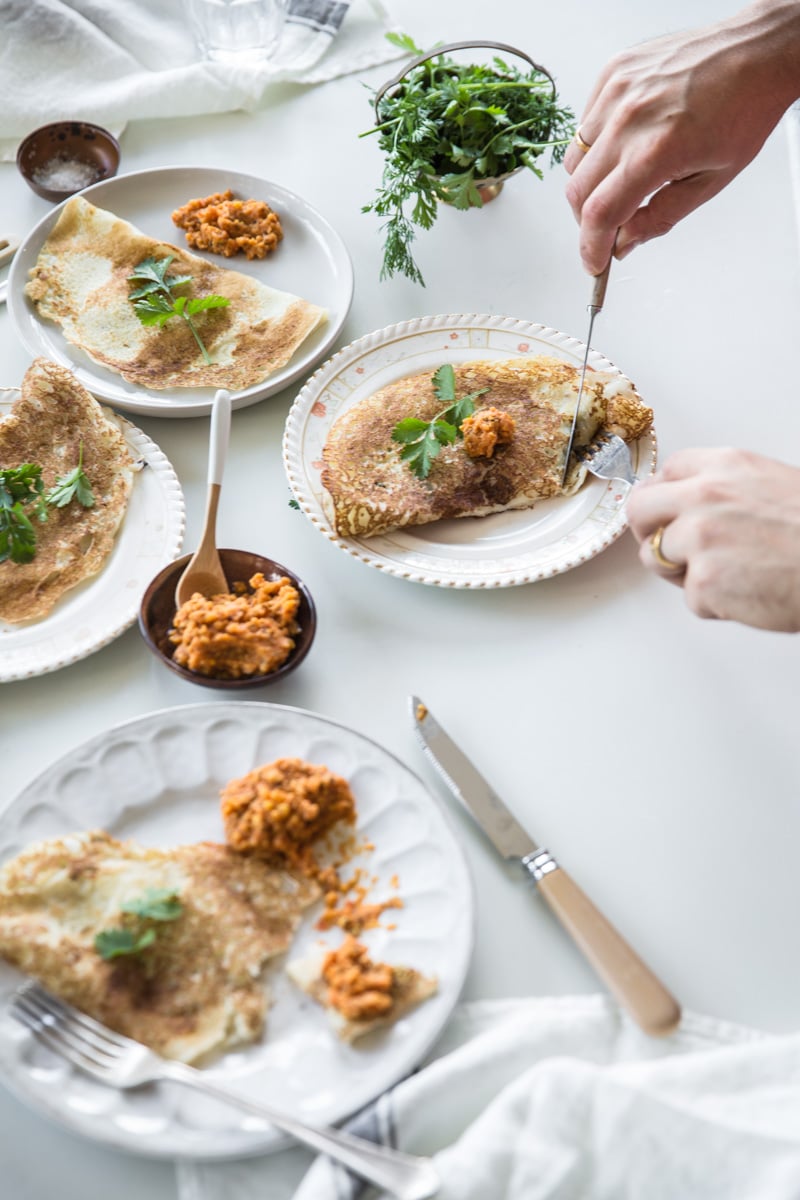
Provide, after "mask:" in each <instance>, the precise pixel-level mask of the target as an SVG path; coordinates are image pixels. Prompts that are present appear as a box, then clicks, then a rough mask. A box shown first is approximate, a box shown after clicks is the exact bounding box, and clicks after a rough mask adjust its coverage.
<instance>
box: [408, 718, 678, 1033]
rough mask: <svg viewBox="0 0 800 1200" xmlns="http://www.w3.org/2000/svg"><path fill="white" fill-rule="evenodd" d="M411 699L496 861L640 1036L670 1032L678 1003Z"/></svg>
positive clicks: (426, 738) (424, 740) (421, 728)
mask: <svg viewBox="0 0 800 1200" xmlns="http://www.w3.org/2000/svg"><path fill="white" fill-rule="evenodd" d="M410 700H411V717H412V721H413V725H414V729H415V731H416V733H417V736H418V738H419V740H420V742H421V744H422V748H423V750H424V752H425V754H426V756H427V757H428V758H429V759H430V761H431V762H432V763H433V765H434V767H435V768H436V770H437V771H438V772H439V774H440V775H441V777H442V778H443V779H444V781H445V783H446V784H447V786H448V788H449V789H450V791H451V792H452V793H453V794H454V795H455V796H456V798H457V799H459V800H460V801H461V802H462V803H463V804H464V805H465V807H466V808H467V809H468V810H469V812H470V813H471V815H472V816H473V817H474V819H475V820H476V821H477V823H478V825H479V826H480V827H481V829H482V830H483V832H484V833H485V834H486V835H487V837H488V838H489V840H490V841H491V842H492V843H493V844H494V846H495V847H496V849H497V850H499V851H500V853H501V854H502V856H503V857H504V858H507V859H515V858H516V859H518V860H519V861H520V863H521V864H522V866H523V868H524V869H525V871H526V872H527V873H528V875H529V876H530V877H531V878H532V879H533V880H534V881H535V883H536V884H537V886H538V889H539V891H540V892H541V894H542V896H543V897H544V899H545V900H546V901H547V903H548V904H549V906H550V907H551V908H552V910H553V912H554V913H555V915H556V916H557V917H558V919H559V921H561V923H562V925H563V926H564V928H565V929H566V930H567V932H568V933H570V934H571V935H572V937H573V939H574V940H575V942H576V943H577V945H578V946H579V947H580V949H581V950H582V951H583V953H584V954H585V955H586V957H587V958H588V960H589V962H590V963H591V964H592V966H593V967H594V968H595V970H596V971H597V973H598V975H599V976H600V977H601V979H603V980H604V981H605V983H606V984H607V985H608V987H609V989H610V990H611V992H612V993H613V994H614V996H615V997H616V998H617V1000H618V1001H619V1002H620V1004H621V1005H622V1006H623V1007H624V1008H626V1009H627V1011H628V1012H629V1013H630V1015H631V1016H632V1017H633V1019H634V1021H636V1023H637V1024H638V1025H639V1026H640V1027H641V1028H642V1029H643V1030H644V1031H645V1033H648V1034H650V1035H651V1036H652V1037H664V1036H665V1035H666V1034H668V1033H672V1031H673V1030H674V1029H675V1028H676V1026H677V1025H678V1022H679V1021H680V1016H681V1010H680V1006H679V1005H678V1003H677V1001H676V1000H675V999H674V998H673V997H672V996H671V995H670V993H669V992H668V991H667V989H666V988H665V987H664V985H663V984H662V983H661V982H660V981H659V980H658V979H657V978H656V976H655V975H654V974H653V973H652V971H650V970H649V968H648V967H646V966H645V964H644V963H643V962H642V960H641V959H640V958H639V956H638V955H637V954H636V952H635V951H634V950H633V949H631V947H630V946H629V945H628V943H627V942H626V941H625V940H624V939H623V938H622V937H621V936H620V934H619V933H618V932H617V931H616V929H615V928H614V927H613V925H611V924H610V922H609V921H607V920H606V918H605V917H604V916H603V915H602V913H601V912H600V911H599V910H598V909H597V908H595V906H594V904H593V903H592V901H591V900H590V899H589V897H588V896H587V895H586V894H585V893H584V892H582V891H581V889H580V888H579V887H578V885H577V884H576V883H575V882H574V881H573V879H572V878H571V876H569V875H568V874H567V872H566V871H565V870H564V869H563V867H561V866H560V865H559V863H558V862H557V861H556V860H555V858H554V857H553V855H552V854H551V853H550V852H549V850H545V849H543V848H542V847H539V846H537V845H536V843H535V842H534V841H533V839H532V838H531V837H530V835H529V834H528V833H526V831H525V830H524V829H523V827H522V826H521V825H520V824H519V822H518V821H517V820H516V818H515V817H514V816H513V815H512V813H511V812H509V810H508V809H507V808H506V806H505V804H504V803H503V801H502V800H501V799H500V797H499V796H498V795H497V794H496V793H495V792H494V791H493V790H492V788H491V787H490V786H489V784H488V783H487V782H486V780H485V779H484V778H483V776H482V775H480V774H479V772H478V771H477V770H476V769H475V767H474V766H473V765H472V763H471V762H470V761H469V759H468V758H467V757H466V755H465V754H464V753H463V751H462V750H460V749H459V747H458V746H457V745H456V744H455V742H453V741H452V739H451V738H450V737H449V736H448V734H447V733H445V731H444V729H442V727H441V725H439V723H438V722H437V721H436V720H435V718H434V717H433V716H432V715H431V713H430V711H429V710H428V708H427V707H426V706H425V705H424V704H423V703H422V701H421V700H419V699H418V697H416V696H412V697H411V698H410Z"/></svg>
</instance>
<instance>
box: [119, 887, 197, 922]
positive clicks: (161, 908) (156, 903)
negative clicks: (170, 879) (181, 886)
mask: <svg viewBox="0 0 800 1200" xmlns="http://www.w3.org/2000/svg"><path fill="white" fill-rule="evenodd" d="M120 910H121V911H122V912H124V913H135V914H136V916H138V917H149V918H150V920H151V921H174V920H176V918H177V917H179V916H180V915H181V913H182V912H183V905H182V904H181V902H180V900H179V899H178V896H177V894H176V893H175V892H174V891H173V890H172V889H171V888H148V889H147V891H146V892H144V893H143V894H142V895H141V896H138V897H137V898H136V899H135V900H126V901H125V903H124V904H122V905H120Z"/></svg>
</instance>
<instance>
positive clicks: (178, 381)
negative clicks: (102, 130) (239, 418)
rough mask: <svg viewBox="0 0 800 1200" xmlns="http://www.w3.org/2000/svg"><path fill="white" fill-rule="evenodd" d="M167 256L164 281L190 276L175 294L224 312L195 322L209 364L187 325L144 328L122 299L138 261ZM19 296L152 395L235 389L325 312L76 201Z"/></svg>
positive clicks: (261, 376)
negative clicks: (222, 300) (217, 301)
mask: <svg viewBox="0 0 800 1200" xmlns="http://www.w3.org/2000/svg"><path fill="white" fill-rule="evenodd" d="M169 254H172V255H174V261H173V263H172V265H171V266H170V268H169V272H168V276H169V275H173V276H177V275H191V277H192V282H191V283H190V284H185V285H183V286H181V287H180V288H179V289H178V291H177V292H176V294H177V295H185V296H187V297H189V298H192V297H202V296H211V295H219V296H225V297H227V299H229V300H230V304H229V306H228V307H227V308H215V309H209V310H207V311H204V312H199V313H197V314H196V315H195V316H194V317H193V320H194V322H195V325H196V327H197V330H198V333H199V335H200V337H201V339H202V341H203V343H204V345H205V347H206V349H207V351H208V353H209V355H210V357H211V359H212V363H211V365H210V366H209V365H208V364H207V363H206V362H205V360H204V358H203V356H202V353H201V350H200V348H199V347H198V345H197V342H196V341H195V339H194V337H193V335H192V331H191V329H190V328H189V327H188V325H187V324H186V322H185V321H183V320H181V319H179V318H176V317H172V318H170V320H169V321H168V322H167V323H166V325H164V327H163V328H161V329H160V328H158V326H147V325H142V323H141V322H140V320H139V318H138V316H137V314H136V311H135V309H134V307H133V304H132V303H131V301H130V299H129V294H130V292H131V290H132V289H133V288H134V286H135V285H133V284H131V283H130V282H129V276H130V275H131V274H132V273H133V271H134V270H135V269H136V268H137V267H138V266H139V264H140V263H141V262H143V261H144V259H146V258H151V257H153V258H156V259H157V260H161V259H163V258H165V257H166V256H167V255H169ZM30 276H31V278H30V282H29V283H28V284H27V285H26V288H25V294H26V295H27V296H28V298H29V299H30V300H31V301H33V303H34V305H35V306H36V309H37V311H38V313H39V315H40V316H41V317H44V318H45V319H47V320H50V321H55V322H56V323H57V324H58V325H59V326H60V327H61V331H62V333H63V335H64V337H65V338H66V339H67V340H68V341H69V342H72V343H73V344H74V345H76V346H78V347H80V349H81V350H83V351H85V353H86V354H88V355H89V357H90V358H91V359H93V360H94V361H95V362H97V363H99V364H100V365H101V366H104V367H107V368H108V369H109V370H112V371H117V372H119V374H120V375H121V376H122V377H123V379H127V380H128V382H129V383H133V384H137V385H139V386H141V387H146V388H153V389H156V390H160V389H163V388H172V387H221V388H227V389H229V390H230V391H242V390H243V389H245V388H249V387H252V386H254V385H255V384H258V383H261V382H262V381H263V380H265V379H267V378H268V376H270V375H271V374H272V373H273V372H274V371H277V370H278V369H279V368H280V367H282V366H284V365H285V364H286V363H287V362H288V361H289V359H290V358H291V357H292V355H293V354H294V352H295V350H296V349H297V347H298V346H299V345H300V344H301V342H303V341H304V340H305V338H306V337H308V335H309V334H310V333H311V331H312V330H314V329H316V327H317V326H318V325H320V324H321V323H322V322H323V321H325V320H326V317H327V314H326V313H325V310H324V309H322V308H319V307H318V306H317V305H314V304H311V303H309V301H307V300H304V299H302V298H301V297H299V296H294V295H292V294H291V293H289V292H282V291H278V290H277V289H275V288H271V287H268V286H267V285H266V284H263V283H260V282H259V281H258V280H257V279H254V278H252V277H251V276H249V275H243V274H242V273H241V272H239V271H232V270H229V269H227V268H225V267H219V266H216V265H214V264H213V263H210V262H208V261H206V259H204V258H200V257H199V256H198V255H196V254H191V253H190V252H189V251H187V250H184V249H181V248H180V247H178V246H173V245H170V244H169V243H168V242H159V241H157V240H155V239H154V238H150V237H147V236H146V235H145V234H144V233H141V232H140V231H139V230H138V229H137V228H136V227H135V226H134V225H131V224H130V223H129V222H128V221H123V220H122V219H121V218H119V217H116V216H115V215H114V214H113V213H110V212H107V211H106V210H105V209H102V208H96V207H95V206H94V205H93V204H90V203H89V201H88V200H84V199H83V197H82V196H74V197H73V198H72V199H71V200H69V201H67V203H66V204H65V206H64V209H63V211H62V213H61V215H60V217H59V218H58V220H57V222H56V224H55V225H54V227H53V229H52V231H51V233H50V234H49V236H48V238H47V240H46V241H45V243H44V245H43V246H42V249H41V251H40V253H39V257H38V259H37V261H36V265H35V266H34V267H33V268H32V270H31V272H30Z"/></svg>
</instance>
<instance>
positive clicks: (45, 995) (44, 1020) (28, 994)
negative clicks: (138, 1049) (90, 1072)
mask: <svg viewBox="0 0 800 1200" xmlns="http://www.w3.org/2000/svg"><path fill="white" fill-rule="evenodd" d="M8 1008H9V1012H10V1013H11V1016H12V1017H14V1018H15V1019H16V1020H17V1021H19V1022H20V1024H22V1025H25V1026H27V1028H28V1029H30V1030H31V1032H32V1033H33V1035H34V1036H35V1037H36V1038H37V1039H38V1040H39V1041H40V1042H41V1043H42V1044H43V1045H45V1046H47V1047H48V1048H49V1049H50V1050H53V1051H54V1052H55V1053H57V1054H60V1055H61V1056H62V1057H64V1058H68V1059H70V1060H71V1061H72V1062H74V1063H76V1064H77V1065H78V1066H86V1065H87V1064H90V1063H91V1064H93V1065H97V1058H96V1057H95V1058H92V1057H90V1056H92V1055H94V1056H97V1055H102V1056H104V1057H106V1058H107V1059H108V1060H109V1063H110V1062H111V1061H112V1060H113V1059H114V1058H115V1057H117V1055H118V1054H119V1051H120V1048H121V1047H120V1043H121V1042H122V1041H123V1040H127V1039H123V1038H122V1036H121V1035H120V1034H115V1033H112V1032H111V1031H110V1030H107V1029H106V1028H105V1026H103V1025H101V1024H100V1023H99V1021H95V1020H94V1019H93V1018H92V1017H87V1016H86V1014H85V1013H82V1012H80V1011H79V1010H78V1009H77V1008H73V1007H72V1005H71V1004H66V1003H65V1002H64V1001H63V1000H59V999H58V997H57V996H53V995H51V993H50V992H48V991H46V990H45V989H44V988H43V987H42V985H41V984H40V983H37V982H36V981H35V980H29V981H28V982H27V983H24V984H23V985H22V987H20V988H18V990H17V991H16V992H15V993H14V995H13V996H12V997H11V1000H10V1002H9V1006H8Z"/></svg>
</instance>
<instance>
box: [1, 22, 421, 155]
mask: <svg viewBox="0 0 800 1200" xmlns="http://www.w3.org/2000/svg"><path fill="white" fill-rule="evenodd" d="M391 28H393V24H392V21H391V18H390V16H389V13H388V11H387V9H386V7H385V5H384V4H383V3H382V0H352V2H351V0H290V3H289V13H288V16H287V20H286V24H285V26H284V32H283V36H282V38H281V43H280V46H279V48H278V50H277V52H276V54H275V57H274V58H271V59H269V60H267V61H265V62H263V63H258V64H256V65H249V66H242V65H236V66H231V65H228V64H223V63H211V62H203V61H200V60H199V59H198V52H197V50H196V48H195V44H194V39H193V37H192V33H191V31H190V29H189V28H188V25H187V23H186V20H185V18H184V17H183V10H182V5H181V3H180V0H114V3H113V4H108V3H107V2H106V0H0V95H2V97H3V103H2V105H0V159H5V160H8V159H13V157H14V155H15V154H16V150H17V146H18V145H19V142H20V141H21V140H22V138H23V137H24V136H25V135H26V134H28V133H30V132H31V130H33V129H36V128H37V127H38V126H39V125H45V124H47V123H48V122H50V121H62V120H72V119H74V120H84V121H93V122H94V123H95V124H97V125H102V126H104V127H105V128H107V129H110V130H111V131H112V133H119V132H121V130H122V129H124V127H125V125H126V123H127V122H128V121H131V120H135V119H137V118H144V117H148V118H152V117H186V116H193V115H195V114H197V113H208V112H228V111H230V110H232V109H247V110H252V109H254V108H256V107H257V106H258V105H259V104H260V103H261V102H262V100H263V99H264V97H265V95H266V93H267V92H268V89H269V86H270V85H271V84H273V83H276V82H281V81H285V80H293V81H295V82H298V83H307V84H313V83H322V82H324V81H325V80H327V79H334V78H336V77H337V76H339V75H346V74H349V73H351V72H353V71H360V70H364V69H366V68H367V67H370V66H375V65H377V64H379V63H383V62H388V61H390V60H392V59H395V58H397V57H399V56H400V54H401V51H399V50H397V49H396V48H395V47H394V46H392V45H391V44H390V43H389V42H387V41H386V38H385V36H384V35H385V33H386V32H387V30H389V29H391Z"/></svg>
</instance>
